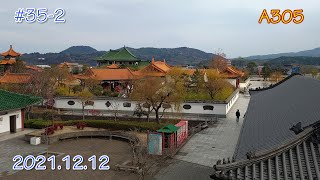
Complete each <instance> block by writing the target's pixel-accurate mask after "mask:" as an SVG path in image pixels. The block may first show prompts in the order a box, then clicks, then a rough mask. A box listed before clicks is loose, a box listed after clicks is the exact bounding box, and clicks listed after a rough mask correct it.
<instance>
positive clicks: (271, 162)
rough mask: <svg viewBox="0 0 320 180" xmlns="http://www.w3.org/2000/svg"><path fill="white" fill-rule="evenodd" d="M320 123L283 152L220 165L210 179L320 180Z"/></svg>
mask: <svg viewBox="0 0 320 180" xmlns="http://www.w3.org/2000/svg"><path fill="white" fill-rule="evenodd" d="M319 167H320V121H319V123H318V127H309V128H307V129H305V130H304V131H303V132H302V133H301V134H298V135H297V136H296V138H295V139H294V140H292V141H290V142H287V143H286V144H284V145H283V146H282V147H280V148H275V149H274V150H271V151H269V152H267V153H265V154H262V155H260V156H257V157H253V158H251V159H250V160H243V161H238V162H224V163H223V162H218V163H217V165H215V166H214V169H215V172H214V173H213V174H212V176H211V178H213V179H216V180H222V179H231V180H236V179H237V180H245V179H246V180H251V179H252V180H258V179H268V180H273V179H276V180H280V179H284V180H287V179H293V180H296V179H297V180H298V179H312V180H313V179H314V180H315V179H320V169H319Z"/></svg>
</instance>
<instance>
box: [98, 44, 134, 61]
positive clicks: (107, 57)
mask: <svg viewBox="0 0 320 180" xmlns="http://www.w3.org/2000/svg"><path fill="white" fill-rule="evenodd" d="M96 60H97V61H140V59H139V58H137V57H136V56H135V55H133V54H132V53H131V52H130V51H129V50H128V49H127V48H126V47H123V48H121V49H119V50H110V51H109V52H107V53H106V54H104V55H102V56H101V57H98V58H97V59H96Z"/></svg>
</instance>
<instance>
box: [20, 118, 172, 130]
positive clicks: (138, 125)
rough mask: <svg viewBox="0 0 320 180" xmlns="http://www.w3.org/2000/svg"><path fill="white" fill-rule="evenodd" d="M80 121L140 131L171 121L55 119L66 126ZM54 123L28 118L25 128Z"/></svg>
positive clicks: (92, 125)
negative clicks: (159, 122) (158, 122)
mask: <svg viewBox="0 0 320 180" xmlns="http://www.w3.org/2000/svg"><path fill="white" fill-rule="evenodd" d="M78 122H85V123H87V126H89V127H94V128H103V129H110V130H125V131H129V130H131V129H138V130H140V131H146V130H151V131H155V130H158V129H160V128H162V127H163V126H166V125H167V124H169V123H165V122H164V123H161V124H157V123H156V122H137V121H111V120H84V121H83V120H75V121H73V120H69V121H54V123H55V124H58V123H61V124H63V125H65V126H72V125H75V124H76V123H78ZM50 125H52V121H51V120H48V121H45V120H37V119H33V120H26V121H25V123H24V127H25V128H33V129H42V128H45V127H47V126H50Z"/></svg>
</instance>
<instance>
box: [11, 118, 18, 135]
mask: <svg viewBox="0 0 320 180" xmlns="http://www.w3.org/2000/svg"><path fill="white" fill-rule="evenodd" d="M16 132H17V116H16V115H14V116H10V133H16Z"/></svg>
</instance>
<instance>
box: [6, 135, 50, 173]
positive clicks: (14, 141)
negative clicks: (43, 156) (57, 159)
mask: <svg viewBox="0 0 320 180" xmlns="http://www.w3.org/2000/svg"><path fill="white" fill-rule="evenodd" d="M28 132H31V131H30V130H26V131H23V132H19V133H16V134H9V135H5V136H1V137H0V179H1V177H2V175H3V174H13V173H16V172H17V171H13V170H12V166H13V164H14V162H13V161H12V158H13V157H14V156H15V155H22V156H27V155H29V154H30V155H37V154H39V153H41V152H43V151H46V150H47V147H48V146H46V145H43V144H41V145H37V146H34V145H30V144H29V142H26V141H25V140H24V134H25V133H28Z"/></svg>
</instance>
